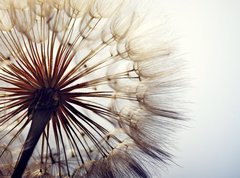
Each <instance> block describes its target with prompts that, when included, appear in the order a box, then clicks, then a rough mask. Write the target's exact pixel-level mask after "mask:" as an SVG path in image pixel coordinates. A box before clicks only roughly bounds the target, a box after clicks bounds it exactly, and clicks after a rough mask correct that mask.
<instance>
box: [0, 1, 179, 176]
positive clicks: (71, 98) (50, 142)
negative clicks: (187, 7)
mask: <svg viewBox="0 0 240 178" xmlns="http://www.w3.org/2000/svg"><path fill="white" fill-rule="evenodd" d="M134 7H135V4H134V2H128V1H125V0H21V1H17V0H3V1H1V2H0V49H1V50H0V176H11V175H12V174H13V175H14V170H15V171H16V170H18V169H21V171H23V172H24V173H23V177H48V176H52V177H58V176H60V177H148V176H150V175H152V174H153V172H151V171H150V170H148V169H147V168H146V167H147V165H148V164H149V165H151V164H153V162H154V163H156V164H155V166H156V167H157V168H158V167H159V166H161V165H162V164H161V163H168V162H169V161H170V160H171V155H170V154H169V153H168V152H167V148H168V140H169V134H170V133H172V131H174V128H175V127H176V126H177V125H178V121H179V120H181V119H182V116H181V115H180V109H179V108H178V107H177V104H178V102H179V101H178V98H177V96H176V95H175V93H177V92H179V91H180V89H181V87H182V86H181V85H180V80H179V79H180V77H179V69H180V66H179V62H178V59H177V58H176V56H174V49H173V48H172V47H171V45H170V44H171V40H169V39H168V38H164V37H163V36H158V33H155V32H159V31H160V30H161V27H158V28H156V29H155V30H152V29H148V28H145V25H144V24H143V25H141V22H142V21H143V19H142V17H141V14H139V13H138V12H137V11H136V10H134ZM154 34H156V36H154ZM161 34H162V33H161ZM44 119H45V121H44ZM35 132H38V133H39V137H38V136H37V134H36V133H35ZM33 143H34V144H33ZM36 144H37V145H36ZM29 147H31V149H34V151H33V154H32V153H31V154H30V153H29V151H28V150H29V149H30V148H29ZM25 154H28V156H29V158H30V157H31V158H30V159H29V160H28V159H26V156H23V155H25ZM23 157H24V158H25V160H24V158H23ZM23 161H25V162H26V164H27V166H26V168H25V167H24V168H19V165H22V163H23ZM151 166H152V165H151ZM156 170H159V168H158V169H156ZM15 173H16V172H15Z"/></svg>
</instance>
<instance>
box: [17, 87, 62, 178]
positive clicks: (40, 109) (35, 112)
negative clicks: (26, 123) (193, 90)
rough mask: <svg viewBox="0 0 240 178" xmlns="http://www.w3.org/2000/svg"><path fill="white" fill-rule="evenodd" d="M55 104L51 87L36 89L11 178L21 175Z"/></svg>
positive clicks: (56, 101)
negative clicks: (28, 125)
mask: <svg viewBox="0 0 240 178" xmlns="http://www.w3.org/2000/svg"><path fill="white" fill-rule="evenodd" d="M57 106H58V98H57V97H56V92H55V91H54V90H53V89H46V88H43V89H40V90H37V91H36V93H35V99H34V100H33V102H32V104H31V105H30V107H29V118H30V119H31V120H32V123H31V126H30V129H29V132H28V135H27V138H26V140H25V143H24V145H23V149H22V153H21V155H20V158H19V160H18V162H17V164H16V166H15V170H14V172H13V174H12V178H19V177H22V175H23V173H24V171H25V168H26V166H27V163H28V161H29V159H30V158H31V156H32V153H33V151H34V148H35V146H36V145H37V143H38V140H39V138H40V136H41V134H42V133H43V132H44V129H45V126H46V125H47V124H48V122H49V120H50V119H51V116H52V115H53V114H54V112H55V109H56V108H57Z"/></svg>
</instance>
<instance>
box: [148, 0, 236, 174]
mask: <svg viewBox="0 0 240 178" xmlns="http://www.w3.org/2000/svg"><path fill="white" fill-rule="evenodd" d="M153 4H155V5H154V6H155V11H159V9H161V8H162V9H164V10H165V12H167V13H168V14H170V15H169V17H170V18H171V20H172V21H173V24H174V27H175V31H178V32H179V36H180V40H181V44H182V46H183V47H184V48H185V51H187V53H186V58H187V60H189V61H190V63H192V64H191V68H192V72H191V73H192V74H191V75H192V77H193V86H194V87H193V89H192V91H191V93H190V95H191V97H192V99H193V101H194V105H193V106H192V116H193V119H192V121H191V122H190V123H189V126H190V128H189V129H187V130H185V131H182V132H180V133H179V141H178V143H177V149H175V151H174V152H175V155H176V156H177V158H176V159H175V161H176V162H177V163H178V164H179V165H180V166H181V167H179V166H175V165H172V166H171V167H170V168H169V169H168V170H167V171H164V173H163V176H162V177H163V178H240V1H237V0H183V1H182V0H153Z"/></svg>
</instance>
